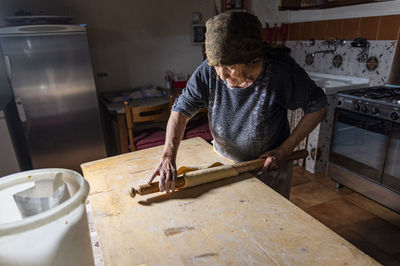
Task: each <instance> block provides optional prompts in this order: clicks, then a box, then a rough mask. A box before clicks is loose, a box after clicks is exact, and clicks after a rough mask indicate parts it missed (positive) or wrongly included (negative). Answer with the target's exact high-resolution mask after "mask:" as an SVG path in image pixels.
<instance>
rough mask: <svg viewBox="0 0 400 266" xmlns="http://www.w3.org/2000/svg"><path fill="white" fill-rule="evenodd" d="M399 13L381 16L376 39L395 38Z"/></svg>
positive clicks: (398, 24) (399, 23)
mask: <svg viewBox="0 0 400 266" xmlns="http://www.w3.org/2000/svg"><path fill="white" fill-rule="evenodd" d="M399 26H400V15H393V16H382V17H381V23H380V24H379V31H378V40H397V36H398V32H399Z"/></svg>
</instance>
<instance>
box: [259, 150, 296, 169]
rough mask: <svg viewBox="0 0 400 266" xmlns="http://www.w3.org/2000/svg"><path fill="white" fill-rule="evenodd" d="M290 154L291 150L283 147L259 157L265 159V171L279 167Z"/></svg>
mask: <svg viewBox="0 0 400 266" xmlns="http://www.w3.org/2000/svg"><path fill="white" fill-rule="evenodd" d="M289 154H290V152H288V151H286V150H284V149H282V148H276V149H273V150H270V151H267V152H266V153H264V154H262V155H260V157H259V158H263V159H265V162H264V166H263V171H266V170H276V169H278V168H279V167H280V166H281V164H282V163H284V162H286V159H287V157H288V156H289Z"/></svg>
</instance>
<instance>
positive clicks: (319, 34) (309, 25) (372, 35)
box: [287, 15, 400, 41]
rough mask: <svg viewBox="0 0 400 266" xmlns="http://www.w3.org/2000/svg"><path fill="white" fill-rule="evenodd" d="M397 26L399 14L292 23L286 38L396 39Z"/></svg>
mask: <svg viewBox="0 0 400 266" xmlns="http://www.w3.org/2000/svg"><path fill="white" fill-rule="evenodd" d="M399 26H400V15H392V16H381V17H365V18H351V19H336V20H325V21H314V22H302V23H293V24H290V25H289V29H288V36H287V40H290V41H297V40H309V39H311V38H314V39H315V40H324V39H326V38H337V39H347V40H353V39H354V38H356V37H363V38H367V39H368V40H397V36H398V33H399Z"/></svg>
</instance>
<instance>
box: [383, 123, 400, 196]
mask: <svg viewBox="0 0 400 266" xmlns="http://www.w3.org/2000/svg"><path fill="white" fill-rule="evenodd" d="M382 184H383V185H384V186H386V187H388V188H390V189H392V190H395V191H397V192H400V125H399V124H393V128H392V135H391V138H390V142H389V147H388V153H387V157H386V162H385V170H384V172H383V178H382Z"/></svg>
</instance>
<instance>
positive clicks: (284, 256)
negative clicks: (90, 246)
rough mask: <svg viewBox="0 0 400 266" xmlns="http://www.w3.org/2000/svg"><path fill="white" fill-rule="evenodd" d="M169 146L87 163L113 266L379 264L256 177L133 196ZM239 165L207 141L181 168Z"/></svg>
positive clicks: (186, 153) (195, 143)
mask: <svg viewBox="0 0 400 266" xmlns="http://www.w3.org/2000/svg"><path fill="white" fill-rule="evenodd" d="M162 150H163V147H162V146H159V147H154V148H150V149H147V150H140V151H137V152H131V153H127V154H123V155H119V156H115V157H110V158H107V159H103V160H98V161H94V162H89V163H85V164H83V165H82V166H81V167H82V170H83V174H84V176H85V178H86V179H87V180H88V181H89V183H90V186H91V191H90V194H89V200H90V203H91V209H92V215H93V222H94V224H95V227H96V230H97V235H98V239H99V242H100V246H101V248H102V253H103V257H104V262H105V265H139V264H146V265H188V264H202V265H228V264H234V265H271V264H273V265H315V264H318V265H326V264H329V265H332V264H334V265H346V264H347V265H378V263H377V262H376V261H374V260H373V259H372V258H370V257H369V256H367V255H366V254H364V253H363V252H361V251H360V250H358V249H357V248H355V247H354V246H353V245H351V244H350V243H349V242H347V241H346V240H344V239H343V238H341V237H340V236H338V235H337V234H336V233H334V232H333V231H331V230H330V229H328V228H327V227H325V226H324V225H322V224H321V223H320V222H318V221H317V220H315V219H314V218H313V217H311V216H310V215H308V214H306V213H305V212H304V211H302V210H301V209H299V208H298V207H296V206H295V205H294V204H292V203H291V202H290V201H288V200H286V199H285V198H284V197H282V196H281V195H279V194H278V193H276V192H275V191H274V190H272V189H271V188H269V187H268V186H266V185H264V184H263V183H262V182H261V181H259V180H258V179H256V178H255V177H254V176H252V175H250V174H242V175H240V176H237V177H233V178H229V179H225V180H220V181H216V182H213V183H208V184H203V185H200V186H197V187H192V188H189V189H184V190H183V189H182V190H181V191H178V192H175V193H172V194H161V193H157V194H152V195H147V196H137V197H136V198H131V197H130V196H129V193H128V191H129V188H130V186H134V187H137V186H138V185H141V184H144V183H146V182H147V180H148V178H149V176H150V175H151V173H152V172H153V171H154V167H155V166H156V165H157V163H158V162H159V157H160V154H161V152H162ZM217 161H219V162H221V163H224V164H231V162H230V161H229V160H228V159H225V158H222V157H220V156H219V155H218V154H216V153H215V152H214V151H213V148H212V146H211V145H209V144H208V143H207V142H206V141H204V140H202V139H201V138H194V139H189V140H184V141H182V143H181V146H180V150H179V153H178V157H177V165H178V166H182V165H189V166H190V165H196V166H206V165H210V164H211V163H213V162H217Z"/></svg>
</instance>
